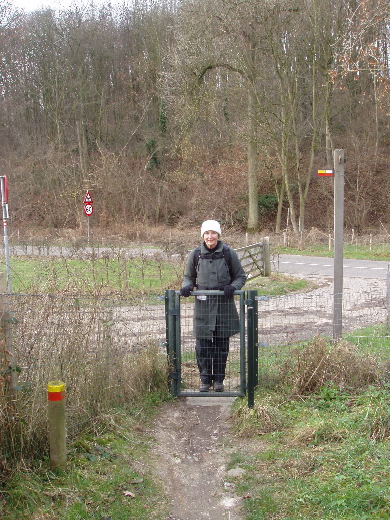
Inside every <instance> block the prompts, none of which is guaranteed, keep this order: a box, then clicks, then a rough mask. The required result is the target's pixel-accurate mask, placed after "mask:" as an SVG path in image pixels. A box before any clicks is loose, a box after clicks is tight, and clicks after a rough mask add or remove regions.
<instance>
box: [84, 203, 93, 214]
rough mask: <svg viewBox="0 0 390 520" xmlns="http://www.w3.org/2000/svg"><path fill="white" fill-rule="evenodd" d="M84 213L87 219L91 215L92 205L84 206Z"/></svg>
mask: <svg viewBox="0 0 390 520" xmlns="http://www.w3.org/2000/svg"><path fill="white" fill-rule="evenodd" d="M84 213H85V214H86V215H87V217H89V216H90V215H92V213H93V206H92V204H84Z"/></svg>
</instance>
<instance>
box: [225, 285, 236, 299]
mask: <svg viewBox="0 0 390 520" xmlns="http://www.w3.org/2000/svg"><path fill="white" fill-rule="evenodd" d="M235 290H236V288H235V287H233V285H225V287H224V288H223V292H224V294H225V297H226V298H233V295H234V291H235Z"/></svg>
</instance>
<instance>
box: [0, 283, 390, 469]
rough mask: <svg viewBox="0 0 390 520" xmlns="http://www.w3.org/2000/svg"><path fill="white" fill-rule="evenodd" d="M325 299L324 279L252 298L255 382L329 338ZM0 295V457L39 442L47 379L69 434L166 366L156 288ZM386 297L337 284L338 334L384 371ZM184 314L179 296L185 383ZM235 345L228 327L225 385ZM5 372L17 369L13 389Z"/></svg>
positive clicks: (188, 373) (189, 360)
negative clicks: (132, 295)
mask: <svg viewBox="0 0 390 520" xmlns="http://www.w3.org/2000/svg"><path fill="white" fill-rule="evenodd" d="M333 298H334V295H333V294H332V289H331V287H329V288H325V289H324V288H322V289H318V290H316V291H313V292H312V293H302V294H290V295H287V296H272V297H271V296H269V297H263V296H259V297H258V308H259V324H258V330H259V366H260V379H259V381H260V384H262V381H266V380H268V379H269V378H270V377H271V376H272V374H273V373H274V371H275V367H277V366H278V364H280V363H282V362H283V360H284V359H286V356H288V355H289V353H290V352H291V350H292V349H293V348H295V346H296V345H297V344H298V343H299V342H302V341H306V342H307V341H310V340H311V339H313V338H314V337H316V336H318V335H321V336H325V337H329V338H330V339H331V337H332V325H333V324H332V312H333ZM2 299H3V308H4V309H6V311H5V312H3V318H4V316H6V317H7V320H8V323H9V325H10V327H9V329H10V333H11V342H10V341H9V338H8V340H7V339H6V338H5V339H4V338H1V337H0V362H1V363H2V366H1V377H0V440H1V446H2V448H1V449H2V454H1V455H2V456H1V457H0V458H1V459H7V458H8V457H9V456H10V454H14V453H15V452H19V453H20V454H22V453H21V452H22V451H23V450H29V452H32V453H34V450H35V451H39V449H40V447H41V445H42V439H44V438H46V436H47V431H46V430H47V420H46V406H47V394H46V388H47V383H48V382H49V381H52V380H61V381H64V382H65V383H66V388H67V416H68V435H69V436H70V437H72V436H75V435H77V433H78V432H79V431H80V429H81V428H83V427H84V426H85V425H86V424H88V422H89V421H91V420H92V418H93V417H94V416H96V415H97V414H98V413H101V412H102V411H104V410H107V409H109V408H110V407H113V406H120V405H123V404H125V403H128V402H129V401H131V399H132V398H133V396H134V395H135V394H137V393H140V392H141V393H142V392H145V391H148V390H150V388H151V387H152V386H153V385H154V384H155V377H156V373H158V372H160V373H161V370H162V372H164V370H166V365H167V363H166V360H167V357H166V332H167V331H166V319H165V301H164V300H165V298H164V295H162V296H161V298H160V299H159V300H156V299H155V298H154V299H149V298H144V299H142V300H138V301H137V302H135V303H130V302H128V301H123V300H120V299H117V300H116V299H113V298H83V297H78V298H75V297H58V296H28V295H17V294H12V295H2ZM388 301H389V297H388V294H387V289H386V284H385V283H384V284H382V285H380V286H378V287H377V288H376V290H372V289H371V290H365V291H363V292H356V291H352V290H351V291H349V292H346V293H345V294H344V297H343V336H344V337H345V338H346V339H348V340H349V341H351V342H353V343H355V344H356V345H357V346H358V347H359V348H364V349H369V350H371V352H373V353H374V354H375V355H377V356H378V357H380V359H381V362H382V363H384V364H385V366H387V371H388V373H389V374H390V334H389V308H388ZM192 317H193V305H191V303H190V302H189V301H186V302H183V304H182V323H181V337H182V348H183V358H182V375H183V378H184V383H185V384H186V385H187V388H191V387H194V386H196V385H197V384H198V371H197V366H196V358H195V341H194V338H193V336H192ZM239 349H240V342H239V338H238V337H237V336H235V337H234V338H232V341H231V352H230V354H231V356H230V362H231V365H229V366H228V368H227V373H228V374H230V375H229V378H230V379H229V385H231V388H236V387H237V386H238V384H239V378H240V374H239V371H240V361H239V355H238V351H239ZM145 365H146V367H147V368H146V369H145ZM10 366H11V367H12V370H11V371H10V368H9V367H10ZM12 375H14V376H16V377H15V378H14V381H15V387H14V388H12V385H11V380H12V377H11V376H12ZM164 377H165V376H164ZM10 431H11V433H12V435H11V436H10V435H9V432H10Z"/></svg>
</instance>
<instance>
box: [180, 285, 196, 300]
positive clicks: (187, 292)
mask: <svg viewBox="0 0 390 520" xmlns="http://www.w3.org/2000/svg"><path fill="white" fill-rule="evenodd" d="M192 289H193V287H192V285H186V286H185V287H182V288H181V289H180V296H184V297H185V298H187V296H189V295H190V293H191V291H192Z"/></svg>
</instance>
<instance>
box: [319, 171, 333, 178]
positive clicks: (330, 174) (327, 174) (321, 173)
mask: <svg viewBox="0 0 390 520" xmlns="http://www.w3.org/2000/svg"><path fill="white" fill-rule="evenodd" d="M318 176H319V177H333V170H318Z"/></svg>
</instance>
